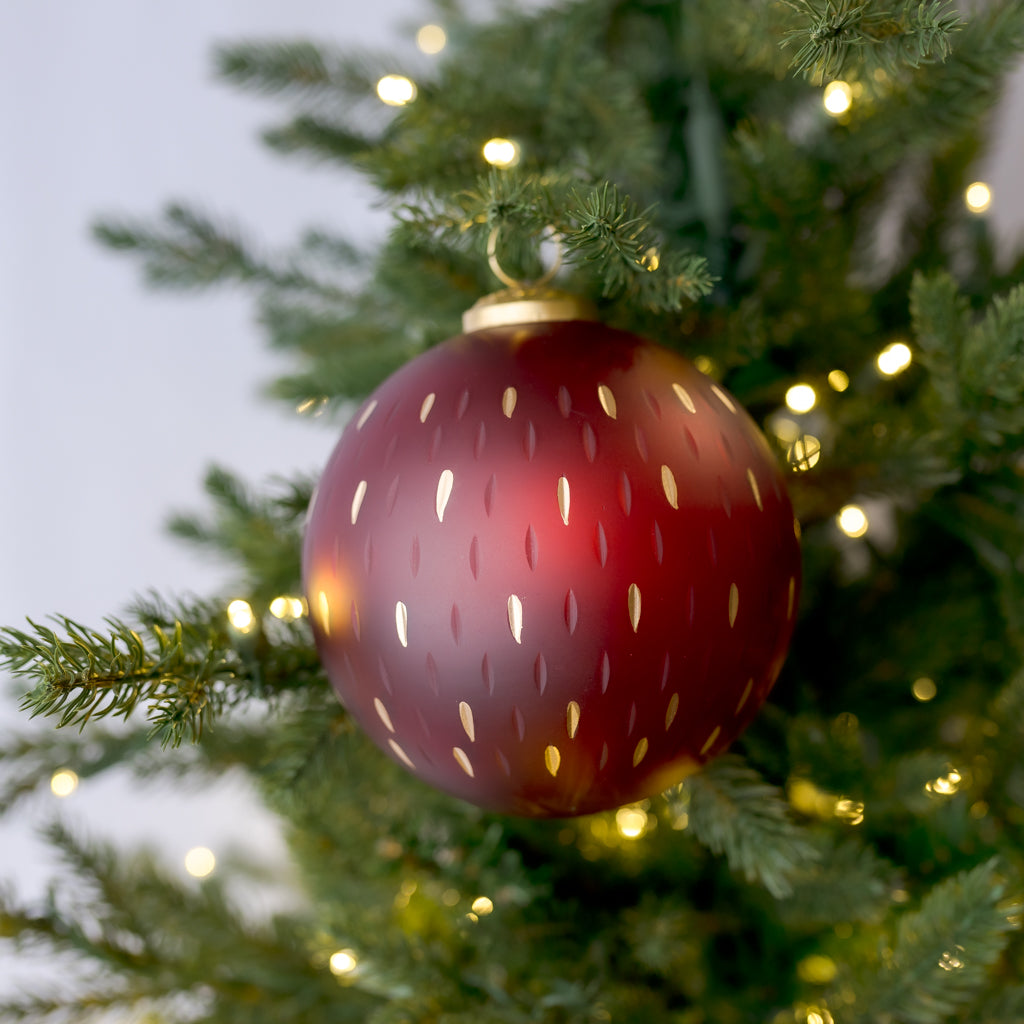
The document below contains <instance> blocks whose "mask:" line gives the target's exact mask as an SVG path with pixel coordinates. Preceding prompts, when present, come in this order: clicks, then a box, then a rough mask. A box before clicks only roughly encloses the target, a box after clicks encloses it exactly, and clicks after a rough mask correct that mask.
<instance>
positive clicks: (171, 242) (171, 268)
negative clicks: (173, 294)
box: [93, 203, 344, 298]
mask: <svg viewBox="0 0 1024 1024" xmlns="http://www.w3.org/2000/svg"><path fill="white" fill-rule="evenodd" d="M93 234H94V235H95V236H96V238H97V239H98V240H99V241H100V242H101V243H102V244H103V245H106V246H108V247H109V248H111V249H114V250H117V251H119V252H130V253H132V254H134V255H136V256H138V257H140V258H141V260H142V266H143V271H144V273H145V275H146V280H147V281H148V282H149V283H150V284H151V285H153V286H154V287H160V288H206V287H209V286H210V285H213V284H223V283H227V282H237V283H242V284H258V285H261V286H264V287H271V288H276V289H279V290H282V291H298V292H303V293H309V294H312V295H320V296H326V297H330V298H339V297H341V296H342V295H343V294H344V292H343V291H342V290H340V289H339V288H338V287H337V286H336V285H335V284H333V283H331V282H329V281H326V280H324V279H322V278H320V277H318V276H316V275H315V274H314V273H312V272H310V270H308V269H307V268H305V267H304V266H303V264H302V262H301V260H300V259H298V258H293V259H291V260H290V261H288V262H286V263H283V264H281V265H274V264H273V263H271V262H270V261H268V260H267V259H265V258H263V257H261V256H260V255H258V254H257V253H256V252H254V251H253V249H252V247H251V246H250V245H249V244H248V243H247V242H246V241H245V240H244V239H243V238H242V237H241V236H240V234H239V233H238V232H237V231H234V230H232V229H231V228H229V227H227V226H225V225H219V224H217V223H215V222H214V220H213V219H212V218H211V217H209V216H207V215H206V214H203V213H200V212H199V211H197V210H195V209H192V208H189V207H188V206H185V205H182V204H180V203H172V204H170V205H168V206H167V207H166V208H165V209H164V214H163V224H162V225H160V226H158V227H151V226H149V225H147V224H140V223H136V222H132V221H128V220H113V219H108V220H101V221H99V222H97V223H96V224H95V225H94V226H93Z"/></svg>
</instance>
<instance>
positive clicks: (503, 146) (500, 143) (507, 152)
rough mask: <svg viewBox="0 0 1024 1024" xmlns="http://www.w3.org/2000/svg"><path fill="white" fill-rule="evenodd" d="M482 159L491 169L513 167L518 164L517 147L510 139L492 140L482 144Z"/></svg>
mask: <svg viewBox="0 0 1024 1024" xmlns="http://www.w3.org/2000/svg"><path fill="white" fill-rule="evenodd" d="M483 154H484V159H485V160H486V161H487V162H488V163H489V164H490V165H491V166H492V167H515V165H516V164H517V163H519V157H520V150H519V145H518V143H516V142H513V141H512V140H511V139H502V138H493V139H488V140H487V141H486V142H485V143H484V148H483Z"/></svg>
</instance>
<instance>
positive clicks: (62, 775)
mask: <svg viewBox="0 0 1024 1024" xmlns="http://www.w3.org/2000/svg"><path fill="white" fill-rule="evenodd" d="M76 789H78V775H77V774H76V773H75V772H73V771H72V770H71V769H70V768H61V769H60V770H59V771H55V772H54V773H53V775H51V776H50V792H51V793H53V795H54V796H58V797H61V798H63V797H66V796H71V794H72V793H74V791H75V790H76Z"/></svg>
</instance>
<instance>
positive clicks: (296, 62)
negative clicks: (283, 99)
mask: <svg viewBox="0 0 1024 1024" xmlns="http://www.w3.org/2000/svg"><path fill="white" fill-rule="evenodd" d="M371 64H374V65H380V66H381V67H383V66H384V62H383V61H380V60H378V61H372V60H371V58H369V57H364V58H358V57H353V56H352V55H351V54H343V53H339V52H338V51H337V50H335V49H334V48H333V47H329V46H326V45H324V44H320V43H312V42H309V41H308V40H301V39H296V40H265V41H263V40H261V41H259V42H257V41H249V42H239V43H232V44H231V45H230V46H221V47H218V48H217V49H216V50H215V51H214V66H215V68H216V72H217V74H218V75H219V76H220V77H221V78H223V79H225V80H226V81H228V82H231V83H232V84H234V85H237V86H239V87H240V88H243V89H249V90H251V91H253V92H259V93H263V94H266V95H274V94H282V93H283V94H287V95H302V96H314V97H315V96H321V95H325V94H326V95H328V96H330V95H336V94H340V96H342V97H345V98H352V97H356V96H359V95H360V94H362V95H369V94H371V93H372V90H373V85H374V83H375V82H376V80H377V78H379V77H380V75H381V74H383V73H384V72H383V71H380V72H379V73H378V74H376V76H375V75H374V71H375V67H371Z"/></svg>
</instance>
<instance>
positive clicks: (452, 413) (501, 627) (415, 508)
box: [303, 290, 800, 817]
mask: <svg viewBox="0 0 1024 1024" xmlns="http://www.w3.org/2000/svg"><path fill="white" fill-rule="evenodd" d="M591 317H592V314H590V313H589V312H588V311H587V310H586V309H585V308H584V307H583V306H582V305H581V304H580V303H579V302H578V301H577V300H575V299H572V298H571V297H566V296H564V295H562V294H561V293H553V294H547V293H545V294H541V295H540V296H531V295H528V294H521V293H517V292H515V291H514V290H513V292H510V293H502V294H501V295H500V296H499V297H494V296H492V297H488V299H486V300H482V302H481V303H478V305H477V306H476V307H474V308H473V309H472V310H470V311H469V313H468V314H467V322H466V331H465V333H463V334H462V335H459V336H458V337H455V338H452V339H450V340H449V341H447V342H445V343H443V344H441V345H438V346H437V347H435V348H433V349H430V350H429V351H427V352H425V353H424V354H422V355H420V356H418V357H417V358H416V359H414V360H412V361H411V362H410V363H408V364H407V365H406V366H404V367H403V368H401V369H400V370H398V371H397V372H396V373H394V374H393V375H392V376H391V377H390V378H388V379H387V380H386V381H385V382H384V383H383V384H381V385H380V387H378V388H377V390H376V391H374V392H373V394H372V395H370V396H369V398H368V399H367V400H366V401H365V403H364V404H363V405H362V407H361V408H360V409H359V410H358V412H357V413H356V415H355V416H354V417H353V419H352V420H351V422H350V423H349V424H348V425H347V427H346V428H345V430H344V432H343V433H342V436H341V439H340V440H339V442H338V444H337V447H336V448H335V450H334V452H333V454H332V455H331V457H330V460H329V462H328V464H327V467H326V469H325V470H324V473H323V476H322V479H321V481H320V483H319V486H318V488H317V491H316V493H315V495H314V497H313V500H312V502H311V505H310V512H309V517H308V522H307V528H306V536H305V542H304V548H303V576H304V583H305V588H306V595H307V600H308V603H309V609H310V617H311V620H312V624H313V630H314V634H315V638H316V643H317V647H318V650H319V653H320V657H321V659H322V661H323V664H324V666H325V669H326V672H327V675H328V678H329V679H330V681H331V684H332V686H333V687H334V689H335V691H336V693H337V695H338V697H339V699H340V700H341V701H342V703H343V704H344V706H345V707H346V708H347V709H348V711H349V713H351V714H352V716H353V717H354V718H355V719H356V720H357V721H358V722H359V723H360V724H361V726H362V728H363V729H364V730H365V731H366V732H367V733H368V734H369V736H370V737H371V739H373V741H374V742H375V743H376V744H377V745H378V746H379V747H380V748H381V750H383V751H384V753H385V754H387V755H388V756H389V757H391V758H392V759H394V760H395V761H397V762H399V763H400V764H401V765H403V766H404V767H405V768H406V769H408V770H409V771H410V772H412V773H413V774H415V775H416V776H418V777H419V778H421V779H423V780H424V781H426V782H428V783H430V784H431V785H433V786H436V787H438V788H440V789H442V790H445V791H447V792H449V793H451V794H453V795H455V796H457V797H460V798H462V799H464V800H468V801H470V802H472V803H474V804H477V805H480V806H482V807H485V808H488V809H491V810H495V811H500V812H505V813H511V814H519V815H526V816H536V817H558V816H571V815H579V814H586V813H591V812H595V811H600V810H604V809H608V808H611V807H616V806H619V805H621V804H624V803H629V802H632V801H636V800H639V799H642V798H644V797H646V796H649V795H652V794H654V793H657V792H660V791H662V790H664V789H666V788H668V787H669V786H671V785H673V784H675V783H677V782H679V781H680V780H681V779H682V778H684V777H685V776H686V775H687V774H689V773H690V772H692V771H694V770H695V769H696V768H698V767H699V766H700V765H701V764H702V763H703V762H705V761H707V760H708V759H709V758H711V757H714V756H715V755H716V754H718V753H720V752H721V751H723V750H724V749H725V748H726V747H727V746H728V745H729V744H730V743H731V742H732V741H733V740H734V739H735V738H736V737H737V736H738V735H739V734H740V732H741V731H742V730H743V729H744V728H745V727H746V726H747V724H748V723H749V722H750V721H751V719H752V718H753V716H754V715H755V714H756V713H757V710H758V708H759V707H760V706H761V704H762V703H763V702H764V700H765V698H766V696H767V694H768V692H769V690H770V689H771V687H772V685H773V684H774V682H775V680H776V678H777V676H778V674H779V671H780V670H781V667H782V664H783V660H784V658H785V654H786V650H787V647H788V644H789V640H790V636H791V633H792V630H793V624H794V618H795V611H796V606H797V601H798V596H799V589H800V552H799V542H798V539H797V534H798V530H797V529H795V522H794V517H793V510H792V506H791V504H790V501H789V498H788V496H787V494H786V490H785V486H784V482H783V478H782V474H781V471H780V469H779V467H778V466H777V464H776V461H775V459H774V458H773V456H772V453H771V450H770V448H769V446H768V444H767V442H766V441H765V439H764V437H763V436H762V434H761V432H760V431H759V430H758V428H757V426H756V425H755V424H754V422H753V421H752V420H751V418H750V417H749V416H748V415H747V413H746V412H745V411H744V410H743V409H742V408H741V407H740V405H739V403H738V402H737V401H736V399H735V398H733V397H732V396H731V395H730V394H729V393H728V392H727V391H726V390H725V389H724V388H722V387H721V386H719V385H718V384H716V383H715V382H714V381H712V380H711V379H709V378H708V377H706V376H705V375H703V374H702V373H700V372H699V371H698V370H697V369H696V368H695V367H694V366H693V364H692V363H690V362H689V361H688V360H687V359H685V358H683V357H682V356H680V355H678V354H675V353H673V352H670V351H668V350H667V349H665V348H662V347H660V346H658V345H655V344H653V343H652V342H650V341H647V340H645V339H642V338H640V337H637V336H635V335H633V334H629V333H626V332H623V331H620V330H616V329H613V328H611V327H608V326H605V325H603V324H601V323H599V322H596V320H595V319H592V318H591Z"/></svg>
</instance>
